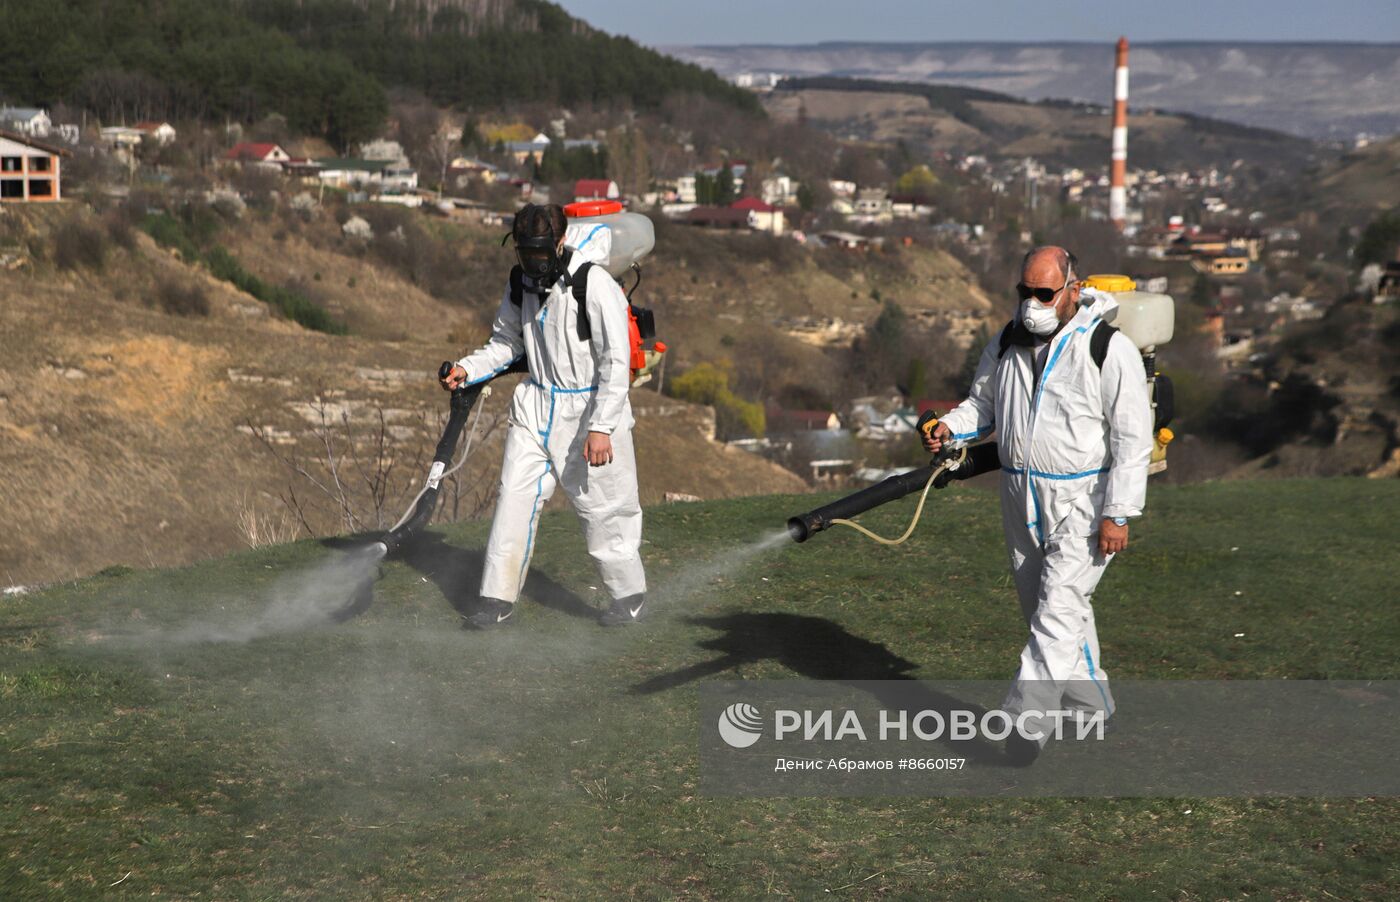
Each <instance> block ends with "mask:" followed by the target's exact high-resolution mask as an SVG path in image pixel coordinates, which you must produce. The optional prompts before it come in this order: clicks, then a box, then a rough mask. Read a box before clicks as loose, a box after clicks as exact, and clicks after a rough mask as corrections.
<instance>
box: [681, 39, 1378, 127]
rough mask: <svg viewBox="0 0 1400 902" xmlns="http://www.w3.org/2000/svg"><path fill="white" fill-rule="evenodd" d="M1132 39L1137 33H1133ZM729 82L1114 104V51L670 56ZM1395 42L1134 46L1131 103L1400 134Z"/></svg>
mask: <svg viewBox="0 0 1400 902" xmlns="http://www.w3.org/2000/svg"><path fill="white" fill-rule="evenodd" d="M1128 38H1129V40H1132V38H1133V35H1132V34H1131V33H1129V34H1128ZM662 49H663V50H665V51H666V52H668V53H671V54H673V55H675V56H677V57H679V58H681V59H685V60H689V61H691V62H694V63H698V64H699V65H702V66H706V67H707V68H710V69H714V70H715V71H717V72H719V73H720V74H722V75H733V74H737V73H740V72H776V73H778V74H781V75H790V76H798V77H812V76H843V77H849V78H863V79H879V80H885V81H902V82H937V83H939V84H943V85H955V86H960V87H964V88H978V89H982V90H988V91H997V92H1001V93H1004V94H1010V95H1013V96H1016V97H1021V98H1025V99H1028V100H1043V99H1046V98H1057V97H1058V98H1069V99H1072V100H1078V101H1085V102H1089V103H1098V104H1107V103H1109V102H1110V101H1111V100H1112V90H1113V78H1112V76H1113V48H1112V47H1111V46H1110V45H1109V44H1108V43H1103V44H1087V43H1066V42H1055V41H1050V42H1044V43H1034V44H1013V43H992V42H966V43H956V44H955V43H925V44H912V43H911V44H894V43H891V44H877V43H855V42H830V43H822V44H813V45H795V46H771V45H747V46H744V45H741V46H733V47H665V48H662ZM1397 52H1400V49H1398V48H1397V46H1396V45H1395V44H1361V43H1352V44H1347V43H1333V42H1329V43H1272V42H1254V41H1250V42H1245V41H1220V42H1187V41H1176V42H1147V43H1138V42H1136V41H1135V42H1134V43H1133V47H1132V51H1131V56H1130V58H1129V64H1130V65H1131V68H1132V89H1131V101H1130V102H1131V105H1132V106H1133V107H1134V108H1136V109H1147V108H1157V109H1166V110H1184V111H1187V112H1190V113H1194V114H1197V115H1201V116H1209V117H1212V118H1215V119H1226V120H1230V121H1232V122H1240V123H1244V124H1246V125H1253V126H1258V127H1260V128H1268V129H1276V130H1279V131H1284V132H1289V133H1292V134H1294V135H1298V136H1301V137H1306V138H1333V139H1337V138H1340V139H1348V138H1351V137H1353V136H1354V135H1355V134H1356V133H1358V132H1370V133H1372V134H1382V135H1386V134H1393V133H1395V132H1396V131H1400V69H1397V68H1396V67H1395V59H1396V54H1397Z"/></svg>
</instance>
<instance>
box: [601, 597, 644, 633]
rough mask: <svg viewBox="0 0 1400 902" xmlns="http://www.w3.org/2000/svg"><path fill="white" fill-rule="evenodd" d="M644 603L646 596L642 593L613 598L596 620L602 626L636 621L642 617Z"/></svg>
mask: <svg viewBox="0 0 1400 902" xmlns="http://www.w3.org/2000/svg"><path fill="white" fill-rule="evenodd" d="M645 605H646V598H645V596H642V595H631V596H628V597H627V598H614V599H613V603H612V605H611V606H610V607H609V608H608V609H607V610H606V611H604V612H603V616H601V617H599V618H598V622H599V623H601V624H602V625H603V626H621V625H622V624H624V623H636V622H637V621H638V620H641V619H642V608H643V607H644V606H645Z"/></svg>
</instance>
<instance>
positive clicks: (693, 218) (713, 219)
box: [681, 206, 754, 229]
mask: <svg viewBox="0 0 1400 902" xmlns="http://www.w3.org/2000/svg"><path fill="white" fill-rule="evenodd" d="M681 221H682V222H687V223H689V224H691V225H698V226H704V227H706V228H711V229H752V228H754V222H753V213H752V212H750V211H749V210H735V209H732V208H730V207H710V206H701V207H695V208H694V209H692V210H691V211H690V212H689V213H686V214H685V218H684V219H683V220H681Z"/></svg>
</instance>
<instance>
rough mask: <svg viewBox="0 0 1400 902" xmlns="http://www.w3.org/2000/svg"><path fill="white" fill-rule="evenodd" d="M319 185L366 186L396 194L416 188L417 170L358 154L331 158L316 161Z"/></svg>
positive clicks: (331, 186)
mask: <svg viewBox="0 0 1400 902" xmlns="http://www.w3.org/2000/svg"><path fill="white" fill-rule="evenodd" d="M316 163H317V164H319V165H320V167H321V171H320V176H319V177H320V180H321V184H323V185H325V186H326V187H328V188H342V189H346V190H349V189H356V188H359V189H368V188H377V189H379V190H381V191H388V192H390V193H398V192H405V191H412V190H414V189H415V188H417V187H418V173H417V172H416V171H414V169H413V168H412V167H410V166H407V165H405V164H404V163H402V162H397V161H393V160H365V159H361V158H359V157H331V158H328V159H323V160H317V161H316Z"/></svg>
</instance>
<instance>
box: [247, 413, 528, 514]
mask: <svg viewBox="0 0 1400 902" xmlns="http://www.w3.org/2000/svg"><path fill="white" fill-rule="evenodd" d="M315 410H316V414H317V422H316V423H315V424H314V425H313V427H312V432H311V439H312V442H313V443H314V445H315V446H316V448H317V453H315V454H305V453H302V452H300V451H297V450H288V447H289V446H286V445H283V444H280V443H279V442H278V441H276V439H275V437H274V436H273V435H272V434H271V433H270V432H269V430H267V429H266V428H264V427H262V426H258V425H256V424H253V423H248V424H247V426H248V429H249V431H250V432H251V433H252V435H253V437H254V438H255V439H256V440H257V441H258V443H259V444H260V445H261V446H262V447H263V449H264V450H265V451H266V452H267V453H268V454H270V455H272V457H273V458H274V459H276V460H277V462H278V463H280V464H281V465H282V467H283V468H284V469H285V470H286V471H287V473H288V475H289V476H290V477H292V478H291V481H290V482H289V483H288V485H287V489H286V491H285V492H283V493H282V494H281V495H280V496H279V497H280V499H281V501H282V503H283V505H284V506H285V507H286V509H287V512H288V514H289V516H290V517H292V518H293V519H294V520H295V523H296V525H297V528H298V529H299V530H300V531H302V532H305V533H306V535H307V536H310V537H316V536H318V535H320V534H321V533H320V532H319V531H318V529H317V527H316V525H315V524H314V522H313V521H315V520H316V519H317V517H316V510H317V508H319V507H321V506H323V505H325V504H329V505H330V507H331V509H332V510H333V512H334V513H333V516H334V518H335V519H336V521H337V522H338V528H339V531H341V532H345V533H357V532H366V531H371V530H384V529H388V528H390V527H392V526H393V525H394V523H395V521H397V519H398V517H399V515H400V513H402V511H403V508H404V507H406V506H407V505H408V504H409V502H410V501H411V500H412V499H413V497H414V495H416V494H417V492H418V490H419V489H420V488H421V487H422V482H421V480H422V477H423V474H424V473H426V472H427V469H428V464H429V462H430V460H431V457H432V452H433V448H434V443H433V441H432V440H431V439H430V438H428V437H427V436H428V435H430V434H432V433H433V432H434V431H436V429H438V428H441V426H442V420H441V419H440V418H439V417H438V416H435V415H434V414H432V413H429V412H427V411H424V412H423V413H422V419H421V421H420V422H419V423H417V424H415V425H416V426H420V427H421V428H414V429H412V430H411V433H412V434H411V435H408V436H404V433H403V431H402V430H401V429H399V428H395V427H391V426H390V424H389V422H388V417H387V416H386V414H385V410H384V408H383V407H382V406H379V405H375V406H374V407H372V408H369V409H368V410H366V411H365V413H364V414H363V415H362V416H360V417H359V418H358V419H356V418H354V417H352V416H351V413H350V408H349V407H348V406H343V407H341V408H340V409H339V410H333V409H332V407H331V405H329V404H327V403H326V402H325V401H324V400H323V399H322V398H320V397H318V398H317V400H316V403H315ZM505 421H506V417H505V415H504V414H492V415H487V414H486V413H485V411H484V407H478V408H477V410H476V411H475V412H474V413H473V414H472V418H471V421H470V423H469V425H468V427H467V429H466V430H464V435H463V436H462V439H461V440H460V442H459V447H458V452H457V453H458V455H459V456H460V455H461V454H462V453H464V451H465V450H467V447H468V446H467V445H466V444H465V443H470V448H479V447H480V446H481V445H482V444H485V442H486V441H487V439H488V438H489V437H490V436H491V435H492V434H493V433H495V431H496V430H497V429H499V428H500V427H501V426H502V425H503V424H504V423H505ZM461 476H462V474H461V473H460V472H459V473H455V474H453V475H451V476H449V477H447V479H446V480H444V482H443V492H442V495H441V496H440V499H441V500H440V501H439V511H440V512H442V513H444V514H445V516H446V518H447V519H449V520H454V521H455V520H459V519H464V518H466V519H474V518H476V517H479V516H481V515H482V514H484V513H485V512H486V511H488V510H489V509H490V508H491V506H492V504H494V503H495V493H496V486H495V481H494V480H476V481H475V482H474V483H473V484H472V486H471V487H470V488H468V487H466V484H465V481H464V480H463V479H462V478H461Z"/></svg>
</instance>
